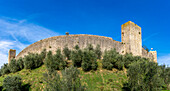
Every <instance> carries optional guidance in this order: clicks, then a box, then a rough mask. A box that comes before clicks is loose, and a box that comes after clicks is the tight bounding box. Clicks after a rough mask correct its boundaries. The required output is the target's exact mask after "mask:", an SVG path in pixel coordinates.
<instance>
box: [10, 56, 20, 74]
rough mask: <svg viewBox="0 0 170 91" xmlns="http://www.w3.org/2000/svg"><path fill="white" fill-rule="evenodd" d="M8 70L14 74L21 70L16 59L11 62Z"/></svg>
mask: <svg viewBox="0 0 170 91" xmlns="http://www.w3.org/2000/svg"><path fill="white" fill-rule="evenodd" d="M8 68H9V70H10V72H12V73H15V72H17V71H18V70H19V65H18V64H17V62H16V59H12V60H11V62H10V64H9V67H8Z"/></svg>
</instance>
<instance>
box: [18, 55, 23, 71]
mask: <svg viewBox="0 0 170 91" xmlns="http://www.w3.org/2000/svg"><path fill="white" fill-rule="evenodd" d="M17 64H18V66H19V69H20V70H22V69H24V62H23V58H21V57H20V58H19V59H18V60H17Z"/></svg>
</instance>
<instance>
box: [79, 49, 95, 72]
mask: <svg viewBox="0 0 170 91" xmlns="http://www.w3.org/2000/svg"><path fill="white" fill-rule="evenodd" d="M81 66H82V69H83V70H84V71H89V70H96V69H97V67H98V65H97V55H96V54H95V53H94V52H93V51H92V50H87V49H85V50H84V52H83V58H82V65H81Z"/></svg>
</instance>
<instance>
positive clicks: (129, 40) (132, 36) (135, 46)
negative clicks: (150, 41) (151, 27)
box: [121, 21, 142, 56]
mask: <svg viewBox="0 0 170 91" xmlns="http://www.w3.org/2000/svg"><path fill="white" fill-rule="evenodd" d="M121 35H122V42H123V43H125V51H126V52H127V53H132V54H133V55H135V56H141V55H142V37H141V35H142V33H141V27H139V26H138V25H136V24H135V23H133V22H131V21H128V22H127V23H125V24H123V25H122V26H121Z"/></svg>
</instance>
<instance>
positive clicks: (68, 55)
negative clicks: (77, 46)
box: [63, 46, 71, 60]
mask: <svg viewBox="0 0 170 91" xmlns="http://www.w3.org/2000/svg"><path fill="white" fill-rule="evenodd" d="M63 53H64V56H65V57H66V58H67V60H70V56H71V50H69V48H68V47H67V46H65V47H64V49H63Z"/></svg>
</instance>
